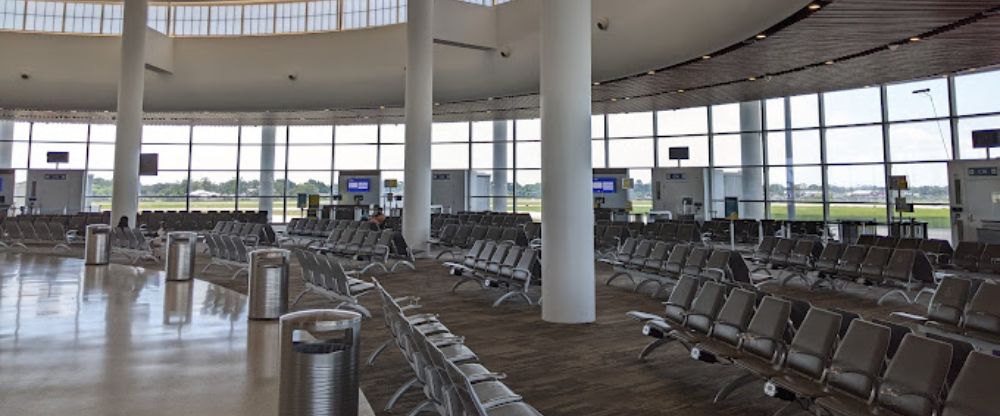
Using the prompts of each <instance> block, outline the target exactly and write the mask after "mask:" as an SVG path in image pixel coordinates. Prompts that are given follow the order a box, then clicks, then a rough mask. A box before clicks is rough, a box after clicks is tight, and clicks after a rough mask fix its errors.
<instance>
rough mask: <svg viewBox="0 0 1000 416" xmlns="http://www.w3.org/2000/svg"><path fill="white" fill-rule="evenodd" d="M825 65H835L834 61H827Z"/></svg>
mask: <svg viewBox="0 0 1000 416" xmlns="http://www.w3.org/2000/svg"><path fill="white" fill-rule="evenodd" d="M824 63H825V64H827V65H833V61H826V62H824Z"/></svg>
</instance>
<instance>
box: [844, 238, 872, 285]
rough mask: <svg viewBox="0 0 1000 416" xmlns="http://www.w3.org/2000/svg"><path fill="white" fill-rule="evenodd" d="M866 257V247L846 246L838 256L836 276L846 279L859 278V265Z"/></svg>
mask: <svg viewBox="0 0 1000 416" xmlns="http://www.w3.org/2000/svg"><path fill="white" fill-rule="evenodd" d="M866 256H868V246H862V245H853V246H848V247H847V249H846V250H844V254H843V255H842V256H840V263H839V264H837V276H839V277H846V278H855V277H858V276H860V273H859V270H860V269H861V263H862V262H864V261H865V257H866Z"/></svg>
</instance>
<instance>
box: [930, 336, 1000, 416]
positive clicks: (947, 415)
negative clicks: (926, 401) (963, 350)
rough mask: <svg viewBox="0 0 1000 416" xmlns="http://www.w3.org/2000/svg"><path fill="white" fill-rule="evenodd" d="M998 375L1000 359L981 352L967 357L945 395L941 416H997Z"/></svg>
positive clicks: (999, 407)
mask: <svg viewBox="0 0 1000 416" xmlns="http://www.w3.org/2000/svg"><path fill="white" fill-rule="evenodd" d="M997 374H1000V358H998V357H993V356H990V355H987V354H984V353H981V352H973V353H971V354H969V358H968V359H966V360H965V365H964V366H963V367H962V371H961V372H960V373H959V374H958V378H956V379H955V384H953V385H952V386H951V390H950V391H949V392H948V398H947V399H946V400H945V402H944V406H943V407H942V411H941V416H996V415H1000V394H997V392H996V381H997Z"/></svg>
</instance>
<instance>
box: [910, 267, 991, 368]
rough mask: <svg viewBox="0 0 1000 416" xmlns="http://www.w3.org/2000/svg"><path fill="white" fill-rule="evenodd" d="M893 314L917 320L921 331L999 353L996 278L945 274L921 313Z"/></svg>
mask: <svg viewBox="0 0 1000 416" xmlns="http://www.w3.org/2000/svg"><path fill="white" fill-rule="evenodd" d="M893 315H895V316H898V317H902V318H906V319H910V320H912V321H915V322H917V323H918V324H919V326H918V330H919V331H920V332H922V333H925V334H936V335H938V336H941V337H945V338H950V339H956V340H961V341H964V342H968V343H970V344H972V345H974V346H975V347H976V349H977V350H981V351H987V352H990V353H992V354H1000V284H998V283H997V282H996V281H993V280H978V279H970V278H961V277H948V278H945V279H944V280H942V281H941V283H940V284H939V285H938V288H937V291H936V292H935V293H934V296H933V297H932V298H931V300H930V302H929V303H928V306H927V312H926V313H925V314H924V315H913V314H909V313H903V312H895V313H893Z"/></svg>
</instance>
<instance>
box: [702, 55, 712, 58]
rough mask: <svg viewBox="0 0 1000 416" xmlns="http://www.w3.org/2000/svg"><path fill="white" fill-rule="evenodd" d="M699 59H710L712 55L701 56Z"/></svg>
mask: <svg viewBox="0 0 1000 416" xmlns="http://www.w3.org/2000/svg"><path fill="white" fill-rule="evenodd" d="M701 59H712V55H702V56H701Z"/></svg>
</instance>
